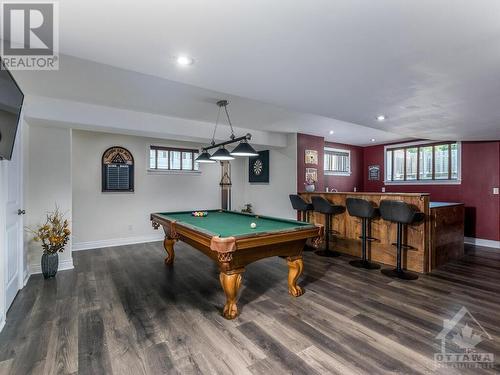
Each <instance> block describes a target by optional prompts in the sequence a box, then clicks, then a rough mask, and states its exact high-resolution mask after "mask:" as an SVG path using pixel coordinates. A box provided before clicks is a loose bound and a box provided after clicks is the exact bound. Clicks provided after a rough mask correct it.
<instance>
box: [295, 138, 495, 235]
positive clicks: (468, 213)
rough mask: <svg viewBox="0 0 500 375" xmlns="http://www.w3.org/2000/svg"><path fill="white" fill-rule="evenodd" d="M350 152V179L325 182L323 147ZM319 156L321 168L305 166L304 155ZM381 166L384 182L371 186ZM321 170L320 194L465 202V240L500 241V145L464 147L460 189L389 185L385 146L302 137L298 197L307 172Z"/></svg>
mask: <svg viewBox="0 0 500 375" xmlns="http://www.w3.org/2000/svg"><path fill="white" fill-rule="evenodd" d="M325 145H326V146H329V147H335V148H345V149H349V150H351V169H352V171H351V172H352V173H351V176H325V175H324V171H323V148H324V146H325ZM306 149H308V150H317V151H318V159H319V160H318V165H306V164H305V161H304V156H305V155H304V153H305V150H306ZM369 165H379V166H380V181H369V180H368V166H369ZM306 168H317V169H318V182H317V183H316V191H325V187H329V188H336V189H337V190H338V191H353V189H354V187H356V188H357V190H358V191H367V192H381V191H382V187H384V186H385V189H386V190H385V191H386V192H388V193H389V192H409V193H429V194H430V195H431V200H432V201H442V202H461V203H464V205H465V235H466V236H467V237H475V238H482V239H488V240H494V241H500V195H494V194H493V188H494V187H500V141H490V142H462V183H461V184H459V185H387V186H386V185H385V184H384V145H377V146H370V147H358V146H351V145H345V144H340V143H333V142H326V143H325V140H324V138H323V137H318V136H313V135H308V134H298V135H297V191H304V180H305V169H306Z"/></svg>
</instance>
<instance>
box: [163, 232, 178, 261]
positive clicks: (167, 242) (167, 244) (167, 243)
mask: <svg viewBox="0 0 500 375" xmlns="http://www.w3.org/2000/svg"><path fill="white" fill-rule="evenodd" d="M174 243H175V240H173V239H171V238H168V237H165V239H164V240H163V247H164V248H165V251H166V252H167V257H166V258H165V264H166V265H171V264H173V263H174V258H175V252H174Z"/></svg>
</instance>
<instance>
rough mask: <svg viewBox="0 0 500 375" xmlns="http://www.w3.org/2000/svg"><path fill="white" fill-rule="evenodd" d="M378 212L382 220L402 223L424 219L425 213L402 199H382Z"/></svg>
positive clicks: (412, 222) (411, 222)
mask: <svg viewBox="0 0 500 375" xmlns="http://www.w3.org/2000/svg"><path fill="white" fill-rule="evenodd" d="M380 214H381V215H382V218H383V219H384V220H388V221H392V222H395V223H402V224H414V223H417V222H419V221H422V220H424V218H425V214H424V213H423V212H419V211H417V210H416V209H415V208H413V207H412V206H410V205H409V204H408V203H405V202H403V201H390V200H383V201H381V202H380Z"/></svg>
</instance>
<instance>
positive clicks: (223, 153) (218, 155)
mask: <svg viewBox="0 0 500 375" xmlns="http://www.w3.org/2000/svg"><path fill="white" fill-rule="evenodd" d="M210 159H212V160H220V161H223V160H234V157H233V156H231V154H230V153H229V151H228V150H226V148H225V147H224V146H222V147H221V148H219V149H218V150H217V151H215V153H214V154H213V155H212V156H211V157H210Z"/></svg>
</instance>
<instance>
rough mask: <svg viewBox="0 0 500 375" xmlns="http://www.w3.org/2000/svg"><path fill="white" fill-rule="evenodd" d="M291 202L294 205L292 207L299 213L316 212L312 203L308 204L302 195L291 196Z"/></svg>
mask: <svg viewBox="0 0 500 375" xmlns="http://www.w3.org/2000/svg"><path fill="white" fill-rule="evenodd" d="M289 197H290V202H291V203H292V207H293V209H294V210H297V211H312V210H314V206H313V205H312V203H307V202H306V201H305V200H304V199H302V197H301V196H300V195H297V194H290V195H289Z"/></svg>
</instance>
